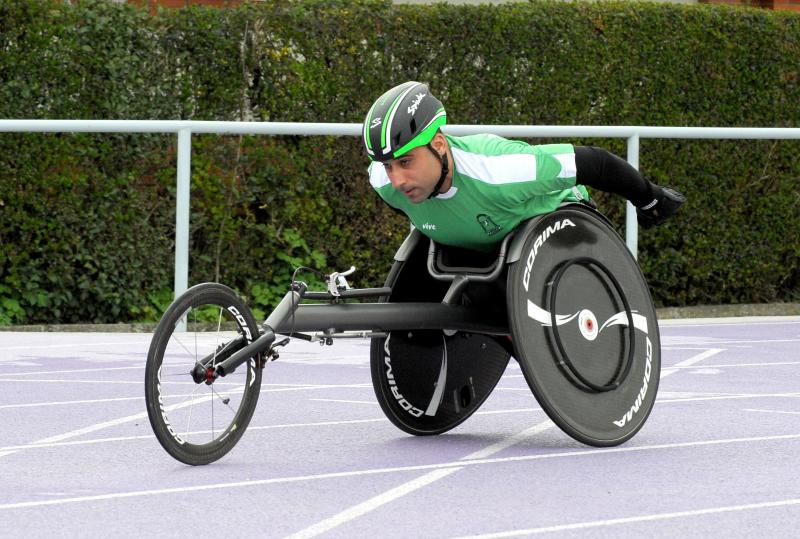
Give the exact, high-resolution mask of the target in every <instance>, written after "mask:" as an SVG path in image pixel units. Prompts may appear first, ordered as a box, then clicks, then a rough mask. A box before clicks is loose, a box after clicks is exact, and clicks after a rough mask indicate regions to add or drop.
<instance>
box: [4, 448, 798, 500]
mask: <svg viewBox="0 0 800 539" xmlns="http://www.w3.org/2000/svg"><path fill="white" fill-rule="evenodd" d="M796 440H800V434H783V435H776V436H758V437H751V438H727V439H718V440H700V441H695V442H678V443H673V444H657V445H643V446H637V447H627V446H626V447H607V448H598V449H583V450H581V449H578V450H573V451H565V452H561V453H547V454H538V455H520V456H515V457H500V458H486V459H475V460H457V461H451V462H441V463H438V464H419V465H412V466H395V467H391V468H371V469H366V470H351V471H347V472H331V473H324V474H317V475H303V476H293V477H277V478H272V479H254V480H252V479H251V480H247V481H237V482H232V483H214V484H207V485H192V486H188V487H172V488H164V489H153V490H138V491H129V492H113V493H109V494H100V495H95V496H79V497H74V498H61V499H56V500H37V501H29V502H16V503H6V504H0V510H9V509H22V508H27V507H44V506H51V505H65V504H72V503H84V502H96V501H104V500H115V499H121V498H133V497H141V496H154V495H163V494H175V493H186V492H199V491H205V490H217V489H232V488H246V487H253V486H260V485H271V484H277V483H295V482H301V481H318V480H325V479H338V478H347V477H361V476H367V475H378V474H391V473H405V472H414V471H422V470H449V469H451V468H457V469H461V468H464V467H468V466H482V465H492V464H508V463H517V462H532V461H539V460H550V459H566V458H576V457H585V456H592V455H604V454H616V453H633V452H641V451H658V450H669V449H687V448H695V447H709V446H718V445H732V444H747V443H758V442H783V441H796Z"/></svg>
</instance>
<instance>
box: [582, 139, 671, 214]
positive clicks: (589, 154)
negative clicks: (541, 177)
mask: <svg viewBox="0 0 800 539" xmlns="http://www.w3.org/2000/svg"><path fill="white" fill-rule="evenodd" d="M575 166H576V168H577V183H579V184H581V185H586V186H588V187H593V188H595V189H599V190H600V191H605V192H607V193H614V194H616V195H620V196H622V197H625V198H626V199H628V200H630V201H631V203H632V204H633V205H634V206H636V207H637V208H641V207H646V206H648V205H650V204H654V203H655V201H656V199H657V197H658V191H659V187H658V186H656V185H654V184H652V183H650V182H649V181H647V180H646V179H645V178H643V177H642V175H641V174H639V171H637V170H636V169H635V168H633V167H632V166H631V165H630V164H629V163H628V162H627V161H625V160H624V159H621V158H620V157H617V156H616V155H614V154H612V153H610V152H608V151H606V150H604V149H602V148H596V147H594V146H575Z"/></svg>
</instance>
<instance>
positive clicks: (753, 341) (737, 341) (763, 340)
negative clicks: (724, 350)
mask: <svg viewBox="0 0 800 539" xmlns="http://www.w3.org/2000/svg"><path fill="white" fill-rule="evenodd" d="M777 342H781V343H783V342H800V339H753V340H728V339H714V340H713V341H708V342H696V343H692V344H694V345H697V346H699V345H703V344H710V345H715V344H759V343H766V344H771V343H777Z"/></svg>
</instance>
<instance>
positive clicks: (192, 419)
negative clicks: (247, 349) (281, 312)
mask: <svg viewBox="0 0 800 539" xmlns="http://www.w3.org/2000/svg"><path fill="white" fill-rule="evenodd" d="M258 335H259V333H258V324H257V323H256V320H255V318H254V317H253V314H252V313H251V312H250V309H249V308H248V307H247V306H246V305H245V303H244V301H242V299H241V298H239V296H237V295H236V293H235V292H234V291H233V290H231V289H230V288H228V287H227V286H224V285H221V284H217V283H204V284H199V285H197V286H194V287H192V288H190V289H189V290H187V291H186V292H184V293H183V294H182V295H181V296H180V297H178V298H177V299H176V300H175V301H174V302H173V303H172V305H170V307H169V308H168V309H167V310H166V312H165V313H164V316H163V317H162V318H161V321H160V322H159V324H158V326H157V327H156V331H155V333H154V334H153V340H152V341H151V343H150V350H149V352H148V354H147V368H146V370H145V400H146V402H147V415H148V416H149V418H150V425H151V426H152V427H153V432H154V433H155V435H156V438H157V439H158V441H159V443H161V445H162V446H163V447H164V449H165V450H166V451H167V453H169V454H170V455H172V456H173V457H174V458H176V459H177V460H179V461H181V462H183V463H185V464H190V465H193V466H197V465H202V464H208V463H210V462H214V461H215V460H217V459H219V458H221V457H222V456H223V455H225V454H226V453H227V452H228V451H230V450H231V449H232V448H233V446H234V445H236V442H238V441H239V438H241V436H242V434H244V431H245V429H246V428H247V425H248V424H249V423H250V419H251V418H252V417H253V412H254V410H255V407H256V403H257V402H258V395H259V392H260V390H261V368H260V367H259V365H258V358H257V357H253V358H250V359H248V360H247V362H245V363H244V364H242V365H241V366H240V367H239V368H238V369H237V370H236V371H234V372H232V373H229V374H227V375H226V376H225V377H224V378H216V379H214V378H213V377H212V376H211V373H212V372H213V369H214V367H215V366H216V364H217V363H219V362H220V361H222V360H223V359H225V358H226V357H229V356H230V355H231V354H233V353H234V352H236V351H237V350H240V349H241V348H242V347H244V346H246V345H247V344H249V343H250V342H252V341H253V340H254V339H255V338H257V337H258Z"/></svg>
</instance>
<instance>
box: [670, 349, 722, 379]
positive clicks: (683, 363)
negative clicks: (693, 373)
mask: <svg viewBox="0 0 800 539" xmlns="http://www.w3.org/2000/svg"><path fill="white" fill-rule="evenodd" d="M724 351H725V349H724V348H709V349H708V350H706V351H705V352H701V353H699V354H697V355H694V356H692V357H690V358H689V359H685V360H683V361H681V362H679V363H676V364H675V365H674V366H672V367H663V366H662V367H661V378H665V377H667V376H669V375H671V374H674V373H676V372H677V371H678V369H681V368H683V367H689V366H691V365H694V364H695V363H700V362H701V361H703V360H704V359H708V358H710V357H711V356H715V355H717V354H719V353H720V352H724Z"/></svg>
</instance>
